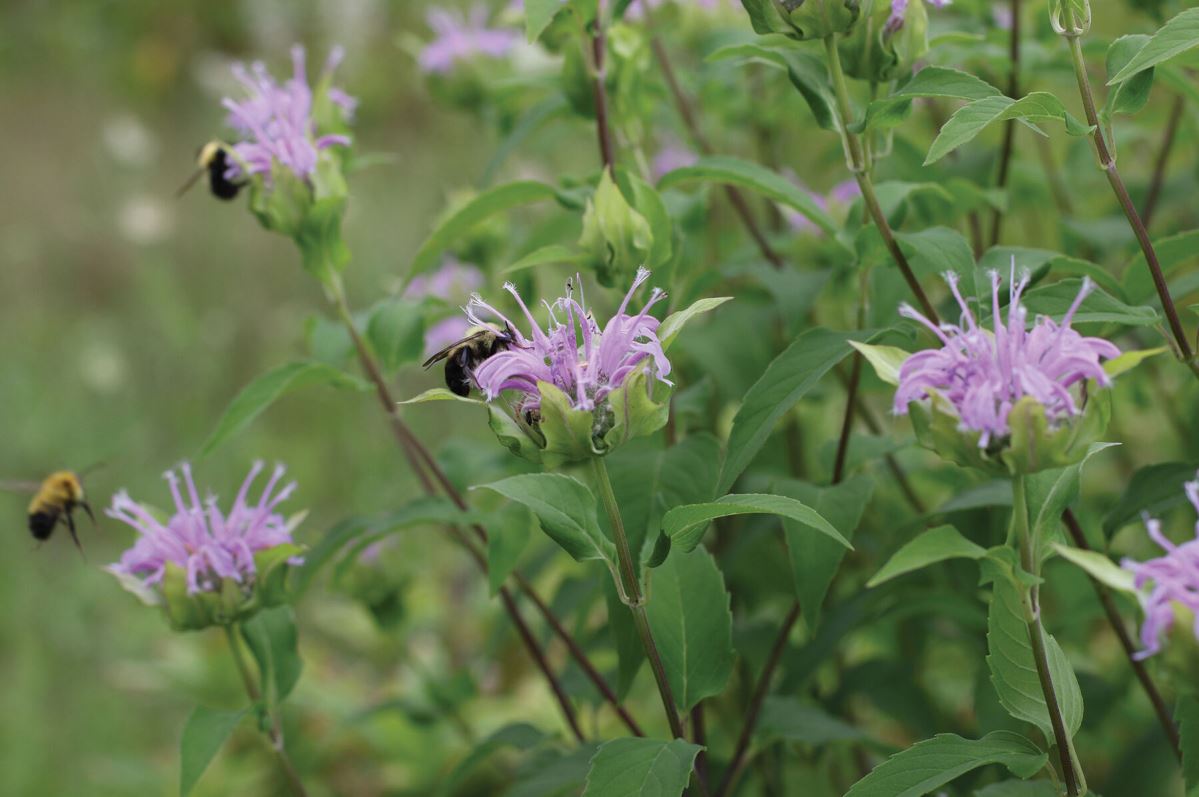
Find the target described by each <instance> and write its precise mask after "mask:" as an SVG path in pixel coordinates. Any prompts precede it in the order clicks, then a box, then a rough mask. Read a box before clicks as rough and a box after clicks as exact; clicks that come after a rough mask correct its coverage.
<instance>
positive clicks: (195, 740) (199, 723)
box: [179, 706, 250, 797]
mask: <svg viewBox="0 0 1199 797" xmlns="http://www.w3.org/2000/svg"><path fill="white" fill-rule="evenodd" d="M249 713H250V709H248V708H243V709H242V710H241V711H219V710H217V709H214V708H206V707H204V706H196V708H195V710H194V711H192V713H191V716H190V717H188V718H187V724H186V725H185V726H183V739H182V741H181V742H180V744H179V757H180V765H179V795H180V797H187V796H188V795H189V794H191V791H192V789H194V788H195V786H196V782H197V781H199V780H200V776H201V775H203V774H204V770H206V769H208V765H209V764H210V763H212V759H213V758H215V757H216V754H217V753H218V752H219V751H220V749H221V746H222V745H224V744H225V740H226V739H228V738H229V736H230V734H232V733H233V730H234V729H235V728H236V727H237V726H238V724H239V723H241V721H242V720H243V719H244V718H245V716H246V715H247V714H249Z"/></svg>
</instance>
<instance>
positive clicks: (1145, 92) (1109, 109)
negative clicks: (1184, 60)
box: [1102, 34, 1153, 119]
mask: <svg viewBox="0 0 1199 797" xmlns="http://www.w3.org/2000/svg"><path fill="white" fill-rule="evenodd" d="M1148 41H1149V37H1148V36H1145V35H1142V34H1132V35H1129V36H1121V37H1120V38H1118V39H1116V40H1115V41H1114V42H1112V44H1111V46H1110V47H1108V49H1107V74H1108V75H1112V74H1115V73H1117V72H1119V71H1120V69H1122V68H1123V67H1124V66H1125V65H1126V64H1127V63H1128V62H1129V61H1130V60H1132V58H1133V57H1134V56H1135V55H1136V53H1137V51H1138V50H1140V49H1141V48H1142V47H1144V46H1145V43H1146V42H1148ZM1152 88H1153V69H1152V68H1149V69H1146V70H1143V71H1141V72H1138V73H1137V74H1136V75H1134V76H1132V77H1130V78H1129V79H1128V80H1125V81H1122V82H1120V83H1119V84H1117V85H1116V86H1115V87H1114V88H1113V89H1111V90H1110V91H1109V92H1108V93H1107V101H1106V102H1105V103H1104V104H1103V117H1102V118H1104V119H1110V118H1111V117H1112V116H1114V115H1116V114H1134V113H1136V112H1137V111H1139V110H1141V109H1142V108H1144V107H1145V103H1146V102H1148V101H1149V91H1150V89H1152Z"/></svg>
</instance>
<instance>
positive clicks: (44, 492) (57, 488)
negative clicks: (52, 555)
mask: <svg viewBox="0 0 1199 797" xmlns="http://www.w3.org/2000/svg"><path fill="white" fill-rule="evenodd" d="M0 486H2V487H4V488H5V489H8V490H12V491H20V492H32V493H33V494H34V495H33V500H32V501H30V502H29V512H28V515H29V533H30V534H32V535H33V538H34V539H35V540H37V541H38V542H45V541H46V540H48V539H50V535H51V534H53V533H54V529H55V527H56V526H58V524H59V523H62V524H63V525H65V526H66V527H67V530H68V531H70V532H71V539H72V540H74V541H75V547H76V548H78V549H79V552H80V553H82V552H83V546H82V545H80V543H79V535H78V533H77V532H76V530H75V516H74V512H75V510H76V509H83V510H84V511H85V512H87V515H88V517H90V518H91V519H92V523H95V522H96V516H95V515H94V514H93V513H92V508H91V506H90V505H88V503H87V501H86V500H85V499H84V494H83V483H82V482H81V481H80V480H79V476H78V475H77V474H76V473H74V472H73V471H69V470H60V471H55V472H54V473H51V474H50V475H49V476H47V477H46V478H45V480H43V481H42V482H40V483H39V482H0Z"/></svg>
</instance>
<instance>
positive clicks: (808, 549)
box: [774, 475, 874, 628]
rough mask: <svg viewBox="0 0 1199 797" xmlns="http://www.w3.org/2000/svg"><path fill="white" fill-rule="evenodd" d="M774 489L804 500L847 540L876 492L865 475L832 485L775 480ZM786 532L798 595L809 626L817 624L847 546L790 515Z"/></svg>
mask: <svg viewBox="0 0 1199 797" xmlns="http://www.w3.org/2000/svg"><path fill="white" fill-rule="evenodd" d="M774 492H776V493H779V494H780V495H784V496H787V497H790V498H794V499H796V500H798V501H803V502H804V503H805V504H807V505H808V506H810V507H812V508H813V509H815V510H816V511H817V512H818V513H820V515H821V516H822V517H823V518H824V519H825V520H827V521H828V522H829V523H830V524H831V525H832V526H833V528H835V529H837V530H838V531H840V532H841V534H842V535H843V536H844V537H845V538H846V539H847V540H852V539H853V533H854V531H855V530H856V529H857V527H858V523H859V522H860V521H861V519H862V513H863V512H865V511H866V506H867V505H868V504H869V503H870V498H871V496H872V495H873V494H874V481H873V479H871V478H870V477H868V476H865V475H862V476H856V477H854V478H852V479H848V480H846V481H844V482H842V483H840V484H834V485H831V486H829V487H817V486H815V485H812V484H805V483H803V482H796V481H784V482H779V483H777V484H775V486H774ZM783 536H784V539H786V541H787V554H788V556H789V557H790V559H791V575H792V580H793V581H794V583H795V596H796V597H797V598H798V599H799V605H800V606H801V607H802V608H803V616H804V620H805V621H806V622H807V624H808V627H809V628H815V627H816V626H817V625H818V623H819V620H820V609H821V604H823V603H824V597H825V595H826V594H827V593H828V588H829V585H831V584H832V582H833V578H834V577H835V576H836V575H837V569H838V568H839V567H840V565H841V560H842V559H844V558H845V554H846V548H845V546H843V545H841V543H839V542H837V541H836V540H833V539H830V538H829V537H826V536H825V535H823V534H812V533H810V532H809V531H808V529H807V527H806V526H804V525H803V524H801V523H798V522H796V521H794V520H791V519H789V518H784V519H783Z"/></svg>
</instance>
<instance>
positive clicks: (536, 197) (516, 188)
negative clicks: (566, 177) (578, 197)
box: [408, 180, 558, 278]
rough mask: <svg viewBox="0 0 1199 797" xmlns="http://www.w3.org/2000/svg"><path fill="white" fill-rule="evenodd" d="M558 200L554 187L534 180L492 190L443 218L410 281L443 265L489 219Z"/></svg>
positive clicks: (419, 253)
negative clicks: (457, 245) (458, 242)
mask: <svg viewBox="0 0 1199 797" xmlns="http://www.w3.org/2000/svg"><path fill="white" fill-rule="evenodd" d="M557 197H558V192H557V191H556V190H555V189H554V188H553V187H552V186H549V185H546V184H545V183H538V182H536V181H533V180H521V181H518V182H514V183H506V184H504V185H498V186H496V187H495V188H489V189H488V190H486V191H484V192H482V193H480V194H479V195H478V196H475V197H474V198H472V199H471V200H470V201H469V202H467V203H466V204H464V205H463V206H462V207H460V208H458V209H457V210H456V211H454V212H453V213H451V214H450V215H449V216H448V217H447V218H445V219H443V220H442V221H441V223H440V224H439V225H438V226H437V227H436V229H434V230H433V232H432V233H430V234H429V237H428V238H426V239H425V242H424V243H423V244H421V246H420V249H418V250H417V252H416V255H415V256H414V257H413V258H412V266H411V268H410V269H409V270H408V276H409V278H411V277H414V276H416V275H417V274H421V273H423V272H425V271H429V270H430V269H432V268H434V267H435V266H436V265H437V264H438V262H440V259H441V254H442V252H444V251H445V250H446V249H448V248H449V247H450V246H451V245H452V244H453V243H454V241H456V240H458V239H459V238H460V237H461V236H462V235H463V234H465V233H466V232H467V231H469V230H470V229H471V228H473V227H474V226H475V225H476V224H478V223H479V222H481V221H483V220H485V219H487V218H488V217H490V216H494V215H495V214H497V213H502V212H504V211H506V210H511V209H512V208H516V207H520V206H521V205H529V204H532V203H534V202H545V201H547V200H551V199H557Z"/></svg>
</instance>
